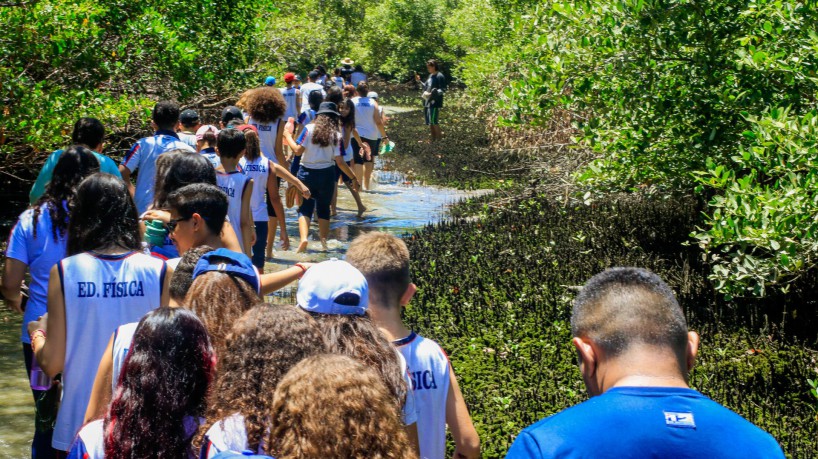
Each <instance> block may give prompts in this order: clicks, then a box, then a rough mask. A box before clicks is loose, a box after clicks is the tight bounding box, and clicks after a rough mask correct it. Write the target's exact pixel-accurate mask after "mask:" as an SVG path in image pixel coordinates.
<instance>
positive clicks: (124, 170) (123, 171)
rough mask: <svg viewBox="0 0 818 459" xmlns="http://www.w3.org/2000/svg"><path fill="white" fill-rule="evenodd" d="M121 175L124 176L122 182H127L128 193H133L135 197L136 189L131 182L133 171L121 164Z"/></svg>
mask: <svg viewBox="0 0 818 459" xmlns="http://www.w3.org/2000/svg"><path fill="white" fill-rule="evenodd" d="M119 173H120V175H122V180H123V181H124V182H125V185H127V186H128V193H131V197H133V195H134V193H136V188H135V187H134V186H133V183H132V182H131V170H130V169H128V168H127V167H125V166H123V165H122V164H120V165H119Z"/></svg>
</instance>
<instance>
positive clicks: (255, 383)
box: [205, 303, 327, 451]
mask: <svg viewBox="0 0 818 459" xmlns="http://www.w3.org/2000/svg"><path fill="white" fill-rule="evenodd" d="M325 352H327V344H326V342H325V341H324V337H323V335H322V334H321V330H319V329H318V325H317V324H316V323H315V321H314V320H313V319H312V318H310V316H308V315H307V314H306V313H304V312H303V311H301V310H300V309H298V308H294V307H292V306H272V305H269V304H266V303H259V304H257V305H256V306H254V307H253V309H251V310H249V311H247V312H246V313H244V315H243V316H241V318H240V319H239V320H238V321H237V322H236V323H235V325H233V329H232V330H231V331H230V335H229V336H228V338H227V342H226V347H225V350H224V353H223V354H221V355H220V356H219V374H218V377H217V378H216V382H215V383H214V385H213V392H212V394H211V396H210V400H209V403H208V409H207V415H206V416H205V419H206V420H207V423H206V424H205V425H213V423H215V422H219V421H220V420H221V422H224V419H225V418H227V417H229V416H231V415H233V414H235V413H238V414H241V415H242V416H244V424H245V427H246V429H247V446H248V449H251V450H253V451H257V450H258V447H259V443H262V441H263V437H264V435H266V433H267V431H268V429H269V428H270V413H271V411H272V408H273V397H272V396H271V394H272V393H273V392H274V391H275V388H276V386H277V385H278V382H279V381H280V380H281V378H283V377H284V375H285V374H286V373H287V372H288V371H289V370H290V368H292V367H293V366H294V365H295V364H297V363H298V362H300V361H301V360H303V359H304V358H306V357H309V356H311V355H315V354H322V353H325Z"/></svg>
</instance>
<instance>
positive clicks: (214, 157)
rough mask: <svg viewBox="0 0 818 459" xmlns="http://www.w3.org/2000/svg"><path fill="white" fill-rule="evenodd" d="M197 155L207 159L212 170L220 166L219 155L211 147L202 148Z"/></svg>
mask: <svg viewBox="0 0 818 459" xmlns="http://www.w3.org/2000/svg"><path fill="white" fill-rule="evenodd" d="M199 154H200V155H202V156H204V157H205V158H207V160H208V161H210V164H211V165H212V166H213V169H218V168H219V166H221V165H222V159H221V158H219V154H218V153H216V149H215V148H213V147H207V148H202V149H201V150H200V151H199Z"/></svg>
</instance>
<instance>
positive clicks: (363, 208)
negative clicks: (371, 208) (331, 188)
mask: <svg viewBox="0 0 818 459" xmlns="http://www.w3.org/2000/svg"><path fill="white" fill-rule="evenodd" d="M347 189H349V192H350V193H352V198H353V199H355V204H357V205H358V218H361V217H362V216H363V215H364V212H366V206H365V205H364V203H363V201H361V193H358V192H357V191H355V190H354V189H353V188H352V187H351V186H350V185H349V184H348V183H347ZM336 195H337V193H336Z"/></svg>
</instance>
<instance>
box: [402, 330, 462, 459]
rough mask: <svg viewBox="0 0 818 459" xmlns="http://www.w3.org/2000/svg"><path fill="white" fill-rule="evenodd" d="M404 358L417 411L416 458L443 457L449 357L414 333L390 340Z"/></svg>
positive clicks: (437, 346) (435, 458) (433, 344)
mask: <svg viewBox="0 0 818 459" xmlns="http://www.w3.org/2000/svg"><path fill="white" fill-rule="evenodd" d="M392 344H394V345H395V346H396V347H397V348H398V351H399V352H400V353H401V355H403V357H404V358H405V359H406V364H407V366H408V369H409V379H411V381H412V384H411V388H412V392H413V393H414V396H415V405H416V406H417V411H418V425H417V427H418V441H419V443H420V457H422V458H428V459H443V458H445V457H446V399H447V398H448V394H449V381H450V380H449V368H450V367H449V357H448V356H447V355H446V353H445V352H443V349H441V347H440V346H439V345H438V344H437V343H436V342H434V341H432V340H430V339H426V338H424V337H422V336H420V335H418V334H417V333H415V332H412V333H411V334H410V335H409V336H407V337H405V338H403V339H399V340H396V341H393V342H392Z"/></svg>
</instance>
